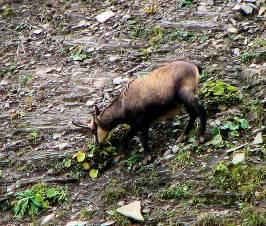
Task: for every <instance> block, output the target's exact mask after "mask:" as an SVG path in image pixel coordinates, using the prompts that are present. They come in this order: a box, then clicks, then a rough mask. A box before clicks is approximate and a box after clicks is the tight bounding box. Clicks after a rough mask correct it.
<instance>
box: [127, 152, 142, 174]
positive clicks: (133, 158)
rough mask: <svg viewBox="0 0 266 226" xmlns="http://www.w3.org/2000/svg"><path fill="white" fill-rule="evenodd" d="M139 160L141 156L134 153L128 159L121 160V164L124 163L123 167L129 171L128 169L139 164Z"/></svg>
mask: <svg viewBox="0 0 266 226" xmlns="http://www.w3.org/2000/svg"><path fill="white" fill-rule="evenodd" d="M140 160H141V154H140V153H138V152H135V153H133V154H131V155H130V156H129V158H128V159H126V160H123V162H124V163H125V165H126V166H127V167H128V169H129V170H130V169H132V167H133V166H134V165H135V164H137V163H139V162H140Z"/></svg>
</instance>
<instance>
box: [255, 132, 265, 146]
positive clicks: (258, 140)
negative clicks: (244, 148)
mask: <svg viewBox="0 0 266 226" xmlns="http://www.w3.org/2000/svg"><path fill="white" fill-rule="evenodd" d="M252 144H263V137H262V133H261V132H259V133H258V134H257V135H256V137H255V139H254V140H253V142H252Z"/></svg>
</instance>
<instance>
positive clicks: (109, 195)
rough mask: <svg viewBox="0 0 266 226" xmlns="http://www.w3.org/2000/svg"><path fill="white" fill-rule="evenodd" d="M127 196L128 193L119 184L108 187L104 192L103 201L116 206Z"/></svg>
mask: <svg viewBox="0 0 266 226" xmlns="http://www.w3.org/2000/svg"><path fill="white" fill-rule="evenodd" d="M125 195H126V191H125V189H124V188H122V187H121V186H120V185H118V184H112V185H110V186H108V187H107V188H106V189H105V191H104V192H103V195H102V199H103V201H104V202H105V203H107V204H114V203H116V202H118V200H119V199H121V198H122V197H124V196H125Z"/></svg>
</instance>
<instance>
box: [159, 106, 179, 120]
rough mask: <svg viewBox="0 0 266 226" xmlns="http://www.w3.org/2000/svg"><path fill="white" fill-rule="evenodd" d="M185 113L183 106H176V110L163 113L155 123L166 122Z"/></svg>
mask: <svg viewBox="0 0 266 226" xmlns="http://www.w3.org/2000/svg"><path fill="white" fill-rule="evenodd" d="M182 113H183V108H182V106H181V105H178V106H176V107H175V108H172V109H170V110H168V111H167V112H166V113H163V114H162V115H160V116H159V117H157V118H156V119H155V121H165V120H170V119H173V118H174V117H175V116H177V115H181V114H182Z"/></svg>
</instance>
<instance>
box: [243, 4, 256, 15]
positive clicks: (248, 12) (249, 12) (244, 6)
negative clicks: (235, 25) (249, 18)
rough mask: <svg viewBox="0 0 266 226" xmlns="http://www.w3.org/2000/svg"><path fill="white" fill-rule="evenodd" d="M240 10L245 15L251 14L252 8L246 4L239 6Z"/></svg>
mask: <svg viewBox="0 0 266 226" xmlns="http://www.w3.org/2000/svg"><path fill="white" fill-rule="evenodd" d="M240 8H241V10H242V11H243V12H244V13H245V14H246V15H249V14H252V13H253V7H252V6H250V5H248V4H243V5H241V6H240Z"/></svg>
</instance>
